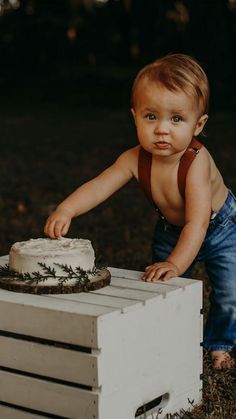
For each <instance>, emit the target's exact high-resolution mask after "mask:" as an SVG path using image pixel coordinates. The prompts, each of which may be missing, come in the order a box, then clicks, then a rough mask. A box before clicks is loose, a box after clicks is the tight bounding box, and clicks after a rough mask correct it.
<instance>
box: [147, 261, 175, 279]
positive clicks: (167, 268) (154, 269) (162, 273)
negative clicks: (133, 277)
mask: <svg viewBox="0 0 236 419" xmlns="http://www.w3.org/2000/svg"><path fill="white" fill-rule="evenodd" d="M178 275H179V270H178V268H177V266H175V265H174V264H173V263H171V262H158V263H154V264H153V265H149V266H147V267H146V269H145V273H144V275H143V280H144V281H147V282H149V281H152V282H155V281H167V280H168V279H170V278H173V277H175V276H178Z"/></svg>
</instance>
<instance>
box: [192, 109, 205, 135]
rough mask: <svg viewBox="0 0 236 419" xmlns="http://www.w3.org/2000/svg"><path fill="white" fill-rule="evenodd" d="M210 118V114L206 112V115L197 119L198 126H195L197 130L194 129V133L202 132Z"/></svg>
mask: <svg viewBox="0 0 236 419" xmlns="http://www.w3.org/2000/svg"><path fill="white" fill-rule="evenodd" d="M207 120H208V115H207V114H206V113H205V114H204V115H202V116H201V118H200V119H199V120H198V121H197V123H196V127H195V131H194V135H195V136H198V135H199V134H200V132H202V130H203V128H204V126H205V124H206V122H207Z"/></svg>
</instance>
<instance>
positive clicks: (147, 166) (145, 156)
mask: <svg viewBox="0 0 236 419" xmlns="http://www.w3.org/2000/svg"><path fill="white" fill-rule="evenodd" d="M201 147H202V144H201V143H200V142H199V141H197V140H196V138H194V137H193V139H192V141H191V143H190V144H189V147H188V148H187V150H186V151H185V152H184V154H183V155H182V157H181V159H180V162H179V169H178V187H179V191H180V194H181V196H182V197H183V199H185V183H186V176H187V173H188V169H189V167H190V165H191V164H192V162H193V160H194V159H195V157H196V155H197V154H198V153H199V151H200V149H201ZM151 167H152V154H151V153H149V152H148V151H146V150H144V148H142V147H140V152H139V160H138V178H139V183H140V186H141V187H142V189H143V190H144V192H145V194H146V196H147V198H148V199H149V201H151V203H152V204H153V205H154V207H155V208H157V207H156V204H155V203H154V201H153V199H152V190H151Z"/></svg>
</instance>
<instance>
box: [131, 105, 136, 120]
mask: <svg viewBox="0 0 236 419" xmlns="http://www.w3.org/2000/svg"><path fill="white" fill-rule="evenodd" d="M130 110H131V113H132V115H133V117H134V122H135V123H136V113H135V110H134V108H131V109H130Z"/></svg>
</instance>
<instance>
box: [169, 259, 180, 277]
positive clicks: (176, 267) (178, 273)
mask: <svg viewBox="0 0 236 419" xmlns="http://www.w3.org/2000/svg"><path fill="white" fill-rule="evenodd" d="M166 261H167V262H169V263H171V265H173V266H174V268H175V271H176V273H177V275H178V276H179V275H180V273H181V271H180V269H179V268H178V266H177V265H176V264H175V263H174V262H173V261H172V260H171V259H166Z"/></svg>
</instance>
